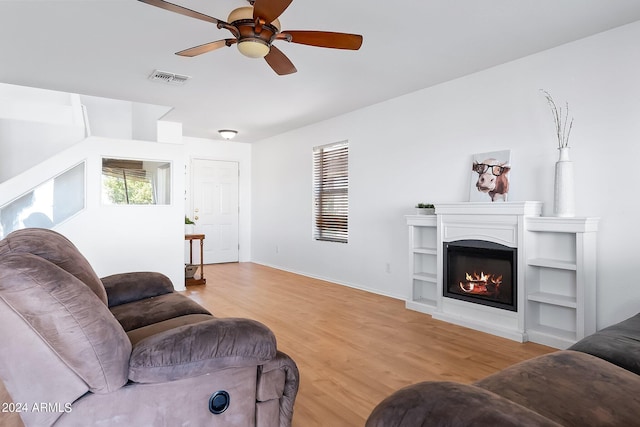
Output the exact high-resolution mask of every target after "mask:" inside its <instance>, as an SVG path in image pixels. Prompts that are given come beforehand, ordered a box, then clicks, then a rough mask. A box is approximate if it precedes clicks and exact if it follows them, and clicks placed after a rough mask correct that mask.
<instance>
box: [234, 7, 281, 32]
mask: <svg viewBox="0 0 640 427" xmlns="http://www.w3.org/2000/svg"><path fill="white" fill-rule="evenodd" d="M237 21H253V7H252V6H243V7H239V8H237V9H233V10H232V11H231V13H230V14H229V17H228V18H227V22H229V23H230V24H233V23H235V22H237ZM271 25H273V26H274V27H276V28H277V29H278V32H280V30H282V27H281V26H280V20H279V19H277V18H276V19H274V20H273V22H271Z"/></svg>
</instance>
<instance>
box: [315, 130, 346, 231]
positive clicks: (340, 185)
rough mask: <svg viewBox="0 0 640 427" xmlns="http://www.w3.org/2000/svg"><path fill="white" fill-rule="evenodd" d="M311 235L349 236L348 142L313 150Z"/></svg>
mask: <svg viewBox="0 0 640 427" xmlns="http://www.w3.org/2000/svg"><path fill="white" fill-rule="evenodd" d="M313 198H314V238H315V239H316V240H326V241H330V242H341V243H347V240H348V236H349V143H348V142H346V141H344V142H339V143H336V144H330V145H323V146H321V147H315V148H314V149H313Z"/></svg>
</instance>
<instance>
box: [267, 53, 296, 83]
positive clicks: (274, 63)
mask: <svg viewBox="0 0 640 427" xmlns="http://www.w3.org/2000/svg"><path fill="white" fill-rule="evenodd" d="M264 59H265V61H267V64H269V66H270V67H271V68H273V71H275V72H276V73H277V74H278V75H279V76H284V75H287V74H293V73H295V72H296V71H298V70H296V67H295V66H294V65H293V63H292V62H291V61H290V60H289V58H287V57H286V55H285V54H284V53H282V51H281V50H280V49H278V48H277V47H275V46H273V45H272V46H271V50H270V51H269V53H268V54H267V56H265V57H264Z"/></svg>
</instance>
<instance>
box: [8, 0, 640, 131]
mask: <svg viewBox="0 0 640 427" xmlns="http://www.w3.org/2000/svg"><path fill="white" fill-rule="evenodd" d="M173 2H174V3H177V4H180V5H182V6H185V7H188V8H190V9H194V10H197V11H199V12H202V13H205V14H207V15H210V16H214V17H216V18H219V19H222V20H226V19H227V15H228V13H229V12H230V11H231V10H232V9H234V8H235V7H238V6H243V5H247V3H246V0H173ZM637 20H640V1H638V0H387V1H381V0H376V1H373V0H348V1H345V0H322V1H318V0H294V1H293V3H292V4H291V5H290V6H289V8H288V9H287V10H286V11H285V12H284V13H283V14H282V16H281V17H280V21H281V22H282V27H283V30H325V31H338V32H349V33H356V34H362V35H363V36H364V43H363V46H362V48H361V49H360V50H359V51H343V50H334V49H324V48H318V47H311V46H304V45H296V44H288V43H286V42H276V43H278V47H279V48H280V50H282V51H283V52H284V53H285V54H286V55H287V56H288V57H289V59H291V61H292V62H293V63H294V64H295V66H296V67H297V69H298V72H297V73H296V74H292V75H288V76H278V75H276V74H275V73H274V72H273V71H272V70H271V69H270V68H269V67H268V65H267V64H266V63H265V62H264V60H261V59H259V60H255V59H249V58H245V57H243V56H242V55H240V53H239V52H238V51H237V49H236V48H235V47H230V48H224V49H220V50H217V51H214V52H210V53H207V54H204V55H201V56H198V57H194V58H184V57H179V56H176V55H174V52H177V51H179V50H182V49H185V48H188V47H192V46H196V45H199V44H202V43H206V42H209V41H214V40H219V39H222V38H228V37H229V35H230V33H229V32H228V31H226V30H219V29H217V28H216V27H215V26H214V25H213V24H209V23H207V22H204V21H200V20H197V19H193V18H189V17H186V16H183V15H179V14H176V13H172V12H168V11H165V10H162V9H159V8H157V7H153V6H149V5H147V4H144V3H141V2H139V1H137V0H71V1H56V0H20V1H6V0H0V82H2V83H10V84H17V85H24V86H33V87H40V88H46V89H53V90H59V91H66V92H72V93H79V94H85V95H93V96H100V97H106V98H114V99H121V100H128V101H133V102H140V103H147V104H157V105H164V106H171V107H173V110H172V111H171V112H170V113H169V114H168V115H167V116H166V117H165V120H170V121H177V122H182V123H183V133H184V134H185V135H187V136H195V137H205V138H219V137H218V135H217V130H218V129H221V128H231V129H237V130H238V131H239V135H238V137H237V139H238V140H240V141H243V142H254V141H257V140H260V139H263V138H267V137H270V136H273V135H277V134H280V133H282V132H286V131H288V130H291V129H295V128H298V127H301V126H304V125H307V124H311V123H314V122H318V121H321V120H324V119H328V118H330V117H333V116H336V115H339V114H342V113H346V112H348V111H352V110H355V109H358V108H361V107H364V106H367V105H371V104H374V103H377V102H380V101H384V100H386V99H390V98H393V97H396V96H399V95H402V94H406V93H409V92H412V91H416V90H419V89H422V88H426V87H429V86H432V85H435V84H438V83H441V82H444V81H448V80H451V79H455V78H457V77H461V76H464V75H467V74H470V73H474V72H476V71H479V70H482V69H486V68H489V67H492V66H495V65H498V64H501V63H505V62H508V61H511V60H514V59H517V58H521V57H524V56H527V55H530V54H533V53H535V52H539V51H542V50H545V49H549V48H552V47H554V46H558V45H561V44H564V43H567V42H570V41H573V40H577V39H580V38H583V37H586V36H589V35H592V34H595V33H598V32H601V31H605V30H608V29H611V28H614V27H617V26H620V25H624V24H628V23H631V22H634V21H637ZM155 69H159V70H164V71H170V72H173V73H178V74H184V75H188V76H191V77H192V79H191V80H190V81H189V82H188V83H187V84H186V85H184V86H171V85H166V84H161V83H157V82H151V81H149V80H148V79H147V77H148V76H149V75H150V74H151V73H152V72H153V71H154V70H155Z"/></svg>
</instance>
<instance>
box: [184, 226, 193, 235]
mask: <svg viewBox="0 0 640 427" xmlns="http://www.w3.org/2000/svg"><path fill="white" fill-rule="evenodd" d="M193 233H195V225H194V224H185V225H184V234H193Z"/></svg>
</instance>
